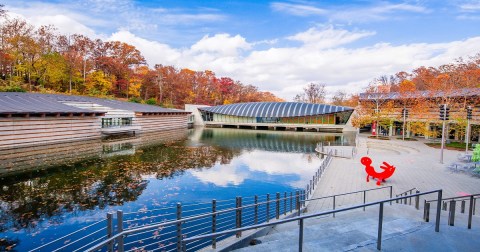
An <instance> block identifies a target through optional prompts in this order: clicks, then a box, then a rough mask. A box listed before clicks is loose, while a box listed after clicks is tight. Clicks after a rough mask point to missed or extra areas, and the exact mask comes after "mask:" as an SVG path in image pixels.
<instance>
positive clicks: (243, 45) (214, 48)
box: [190, 33, 251, 57]
mask: <svg viewBox="0 0 480 252" xmlns="http://www.w3.org/2000/svg"><path fill="white" fill-rule="evenodd" d="M250 48H251V45H250V44H249V43H247V42H246V40H245V38H243V37H241V36H240V35H236V36H234V37H232V36H230V35H229V34H225V33H223V34H216V35H214V36H213V37H209V36H208V35H206V36H204V37H203V38H202V39H200V41H198V42H197V43H195V44H194V45H192V47H191V50H190V53H191V54H193V55H198V54H202V53H208V54H212V55H214V56H217V57H229V56H238V53H239V51H240V50H248V49H250Z"/></svg>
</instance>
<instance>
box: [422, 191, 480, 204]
mask: <svg viewBox="0 0 480 252" xmlns="http://www.w3.org/2000/svg"><path fill="white" fill-rule="evenodd" d="M471 196H473V197H475V198H476V196H480V193H476V194H471V195H464V196H457V197H451V198H443V199H441V201H444V200H452V199H461V198H470V197H471ZM476 199H478V198H476ZM435 201H438V199H433V200H426V201H425V202H427V203H430V202H435Z"/></svg>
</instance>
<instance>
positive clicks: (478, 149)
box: [472, 144, 480, 162]
mask: <svg viewBox="0 0 480 252" xmlns="http://www.w3.org/2000/svg"><path fill="white" fill-rule="evenodd" d="M472 161H473V162H478V161H480V144H476V145H475V149H474V150H473V156H472Z"/></svg>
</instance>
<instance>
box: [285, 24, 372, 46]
mask: <svg viewBox="0 0 480 252" xmlns="http://www.w3.org/2000/svg"><path fill="white" fill-rule="evenodd" d="M372 35H375V32H368V31H360V32H350V31H347V30H339V29H334V27H333V26H327V27H312V28H310V29H308V30H307V31H305V32H300V33H297V34H295V35H294V36H290V37H288V39H290V40H297V41H301V42H303V43H305V44H308V45H311V46H314V47H315V48H317V49H325V48H332V47H339V46H340V45H344V44H349V43H352V42H354V41H356V40H359V39H361V38H364V37H368V36H372Z"/></svg>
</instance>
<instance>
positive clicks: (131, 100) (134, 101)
mask: <svg viewBox="0 0 480 252" xmlns="http://www.w3.org/2000/svg"><path fill="white" fill-rule="evenodd" d="M128 101H129V102H133V103H142V98H140V97H132V98H130V99H128Z"/></svg>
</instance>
